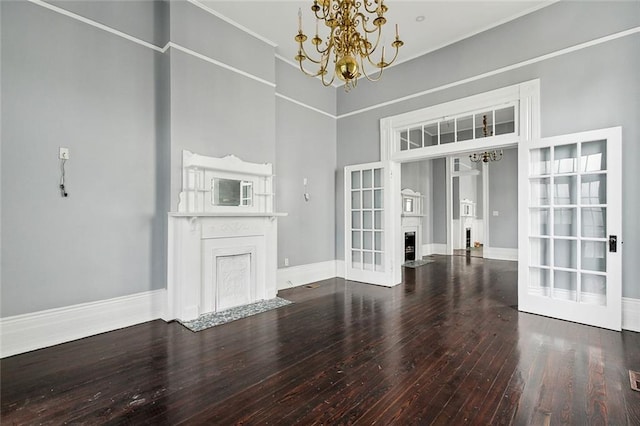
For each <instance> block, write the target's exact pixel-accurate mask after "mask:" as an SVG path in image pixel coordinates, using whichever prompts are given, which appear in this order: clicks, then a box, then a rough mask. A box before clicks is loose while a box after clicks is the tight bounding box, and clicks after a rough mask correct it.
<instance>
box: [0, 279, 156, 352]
mask: <svg viewBox="0 0 640 426" xmlns="http://www.w3.org/2000/svg"><path fill="white" fill-rule="evenodd" d="M166 307H167V290H165V289H162V290H153V291H147V292H143V293H137V294H132V295H128V296H122V297H116V298H113V299H107V300H100V301H97V302H89V303H82V304H79V305H73V306H67V307H64V308H56V309H48V310H46V311H39V312H33V313H29V314H23V315H16V316H12V317H6V318H0V358H5V357H8V356H11V355H17V354H20V353H24V352H28V351H32V350H35V349H41V348H46V347H48V346H53V345H57V344H60V343H65V342H70V341H72V340H76V339H81V338H84V337H88V336H93V335H95V334H99V333H104V332H107V331H112V330H117V329H119V328H124V327H129V326H131V325H135V324H140V323H143V322H147V321H151V320H154V319H158V318H162V317H164V315H165V312H166Z"/></svg>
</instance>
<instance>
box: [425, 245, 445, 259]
mask: <svg viewBox="0 0 640 426" xmlns="http://www.w3.org/2000/svg"><path fill="white" fill-rule="evenodd" d="M420 254H421V255H422V256H429V255H431V254H445V255H446V254H447V245H446V244H436V243H430V244H423V245H422V252H421V253H420Z"/></svg>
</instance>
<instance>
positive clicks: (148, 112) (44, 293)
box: [0, 0, 336, 317]
mask: <svg viewBox="0 0 640 426" xmlns="http://www.w3.org/2000/svg"><path fill="white" fill-rule="evenodd" d="M50 3H52V4H55V5H56V6H57V7H61V8H63V9H66V10H69V11H72V12H73V13H76V14H79V15H81V16H83V17H86V18H88V19H92V20H95V21H97V22H99V23H102V24H104V25H107V26H109V27H111V28H114V29H116V30H118V31H122V32H124V33H126V34H130V35H132V36H134V37H137V38H139V39H140V40H143V41H146V42H148V43H152V44H154V45H156V46H160V47H163V46H164V45H166V43H167V42H168V41H169V40H171V41H172V42H173V43H176V44H177V45H179V46H182V47H184V48H187V49H190V50H193V51H196V52H198V53H201V54H204V55H206V56H208V57H210V58H212V59H214V60H215V61H219V62H222V63H224V64H227V65H229V66H231V67H233V68H235V69H237V70H239V71H241V72H245V73H249V74H251V75H253V76H255V77H256V78H249V77H247V76H244V75H241V74H239V73H237V72H234V71H232V70H229V69H226V68H225V67H222V66H220V65H218V64H214V63H211V62H209V61H205V60H202V59H200V58H196V57H194V56H192V55H189V54H186V53H184V52H182V51H180V50H179V49H174V48H171V49H169V50H168V51H167V52H166V53H160V52H156V51H154V50H152V49H150V48H148V47H145V46H141V45H139V44H136V43H134V42H132V41H129V40H125V39H123V38H122V37H119V36H116V35H114V34H110V33H108V32H105V31H103V30H100V29H97V28H94V27H92V26H90V25H87V24H86V23H83V22H79V21H77V20H74V19H72V18H70V17H67V16H63V15H61V14H59V13H56V12H54V11H50V10H48V9H46V8H43V7H41V6H38V5H34V4H31V3H27V2H23V1H21V2H12V1H4V2H1V3H0V4H1V8H2V9H1V14H2V16H1V18H2V69H1V71H2V73H1V76H2V82H1V84H2V95H3V96H2V141H3V144H2V150H1V156H0V157H1V161H2V170H1V180H0V182H1V185H2V193H1V205H2V215H1V221H2V224H1V225H2V231H3V232H2V241H1V243H2V245H1V247H2V262H1V280H2V294H1V296H2V306H1V309H2V311H1V313H0V315H1V316H2V317H7V316H12V315H17V314H22V313H29V312H35V311H39V310H43V309H49V308H56V307H64V306H69V305H73V304H77V303H83V302H91V301H98V300H103V299H109V298H113V297H118V296H124V295H129V294H133V293H138V292H143V291H148V290H153V289H161V288H164V287H165V285H166V244H167V220H166V214H167V212H168V211H171V210H176V208H177V196H178V192H179V189H180V186H181V158H182V155H181V154H182V150H183V149H188V150H191V151H194V152H197V153H200V154H205V155H212V156H224V155H228V154H233V155H236V156H238V157H240V158H242V159H243V160H246V161H253V162H261V163H264V162H271V163H273V164H274V166H275V171H276V175H277V177H276V191H277V199H276V205H277V208H278V210H279V211H284V212H287V213H289V216H288V217H286V218H284V219H283V220H282V222H281V224H280V227H279V242H280V247H281V249H280V254H279V256H278V259H279V264H280V266H282V265H283V259H284V257H289V260H290V265H291V266H294V265H300V264H307V263H314V262H321V261H327V260H333V259H335V238H334V229H335V209H336V207H335V203H334V200H335V181H334V175H335V170H336V121H335V118H333V116H334V115H335V111H336V94H335V91H334V90H327V89H326V88H324V87H322V85H321V84H320V83H319V82H317V81H315V80H313V79H308V78H305V77H303V76H300V75H299V74H300V73H298V72H296V70H295V69H294V68H293V67H291V66H290V65H288V64H286V63H283V62H282V61H277V62H278V63H279V64H278V73H279V74H280V77H279V80H278V81H277V82H276V59H275V56H274V48H273V47H272V46H270V45H268V44H266V43H264V42H262V41H260V40H258V39H255V38H254V37H252V36H249V35H248V34H246V33H245V32H243V31H241V30H239V29H237V28H235V27H233V26H231V25H230V24H228V23H226V22H224V21H222V20H220V19H219V18H217V17H215V16H213V15H211V14H209V13H207V12H205V11H203V10H202V9H200V8H198V7H196V6H194V5H193V4H191V3H188V2H181V1H174V2H170V3H169V2H165V1H160V2H151V1H135V0H134V1H130V2H113V1H100V0H97V1H91V2H85V1H51V2H50ZM211 40H229V41H231V42H230V43H211ZM276 83H277V85H278V90H279V91H280V92H281V95H282V96H276ZM285 97H286V98H292V99H293V100H294V101H298V102H303V103H305V104H308V105H310V106H311V107H312V108H316V109H319V110H321V111H324V112H326V113H327V114H328V115H327V114H322V113H320V112H318V111H314V110H313V109H310V108H305V107H304V106H301V105H298V104H296V103H295V102H292V101H290V100H287V99H285ZM59 146H67V147H69V148H70V149H71V160H70V161H69V162H68V163H67V179H68V190H69V194H70V196H69V197H68V198H66V199H63V198H61V197H60V195H59V192H58V180H59V162H58V159H57V153H58V152H57V151H58V147H59ZM304 177H306V178H308V180H309V185H308V191H309V192H310V194H311V200H310V201H309V202H304V200H303V198H302V179H303V178H304Z"/></svg>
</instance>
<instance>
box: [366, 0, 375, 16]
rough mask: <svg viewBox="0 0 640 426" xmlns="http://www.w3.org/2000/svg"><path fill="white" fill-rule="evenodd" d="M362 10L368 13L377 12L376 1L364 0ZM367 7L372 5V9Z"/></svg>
mask: <svg viewBox="0 0 640 426" xmlns="http://www.w3.org/2000/svg"><path fill="white" fill-rule="evenodd" d="M363 4H364V10H366V11H367V12H369V13H377V12H378V4H377V2H370V1H369V0H365V1H364V3H363ZM369 7H373V9H369Z"/></svg>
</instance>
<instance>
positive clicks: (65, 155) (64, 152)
mask: <svg viewBox="0 0 640 426" xmlns="http://www.w3.org/2000/svg"><path fill="white" fill-rule="evenodd" d="M58 158H59V159H61V160H68V159H69V148H65V147H63V146H61V147H60V151H59V153H58Z"/></svg>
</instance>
